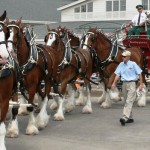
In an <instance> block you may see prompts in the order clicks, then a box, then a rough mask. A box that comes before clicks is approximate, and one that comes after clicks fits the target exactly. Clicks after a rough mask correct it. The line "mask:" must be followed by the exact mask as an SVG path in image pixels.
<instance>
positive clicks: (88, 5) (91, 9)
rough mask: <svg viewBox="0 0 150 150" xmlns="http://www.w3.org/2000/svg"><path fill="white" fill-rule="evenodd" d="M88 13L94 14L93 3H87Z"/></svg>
mask: <svg viewBox="0 0 150 150" xmlns="http://www.w3.org/2000/svg"><path fill="white" fill-rule="evenodd" d="M87 11H88V12H93V2H91V3H87Z"/></svg>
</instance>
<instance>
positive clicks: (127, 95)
mask: <svg viewBox="0 0 150 150" xmlns="http://www.w3.org/2000/svg"><path fill="white" fill-rule="evenodd" d="M130 56H131V52H130V51H127V50H126V51H124V52H123V53H122V59H123V61H122V62H121V63H120V64H119V65H118V67H117V69H116V70H115V72H114V73H115V75H116V76H115V79H114V82H113V84H112V90H113V89H115V88H116V83H117V81H118V80H119V79H120V77H121V81H122V82H123V85H122V92H123V94H124V99H125V105H124V109H123V117H122V118H121V119H120V123H121V125H123V126H124V125H125V123H132V122H134V120H133V118H132V106H133V103H134V101H135V99H136V83H137V81H138V79H139V82H140V85H139V91H142V89H143V80H142V75H141V73H142V70H141V68H140V67H139V66H138V65H137V64H136V63H135V62H134V61H131V60H130Z"/></svg>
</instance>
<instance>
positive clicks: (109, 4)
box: [106, 1, 112, 11]
mask: <svg viewBox="0 0 150 150" xmlns="http://www.w3.org/2000/svg"><path fill="white" fill-rule="evenodd" d="M106 11H112V1H106Z"/></svg>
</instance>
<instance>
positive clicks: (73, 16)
mask: <svg viewBox="0 0 150 150" xmlns="http://www.w3.org/2000/svg"><path fill="white" fill-rule="evenodd" d="M138 4H142V5H143V6H144V8H145V10H149V9H150V0H77V1H75V2H72V3H70V4H67V5H65V6H62V7H60V8H58V9H57V10H59V11H61V22H78V21H91V22H92V21H124V20H131V19H132V18H133V16H134V15H135V14H137V10H136V8H135V7H136V5H138Z"/></svg>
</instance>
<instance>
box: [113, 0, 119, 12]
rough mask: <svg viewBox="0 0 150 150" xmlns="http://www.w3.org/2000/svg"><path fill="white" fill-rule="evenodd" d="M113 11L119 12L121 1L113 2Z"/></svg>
mask: <svg viewBox="0 0 150 150" xmlns="http://www.w3.org/2000/svg"><path fill="white" fill-rule="evenodd" d="M113 11H119V1H113Z"/></svg>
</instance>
